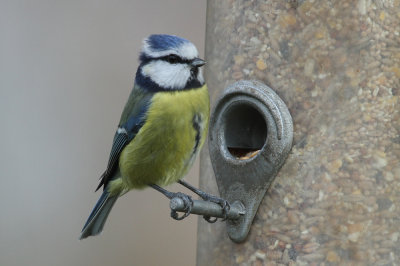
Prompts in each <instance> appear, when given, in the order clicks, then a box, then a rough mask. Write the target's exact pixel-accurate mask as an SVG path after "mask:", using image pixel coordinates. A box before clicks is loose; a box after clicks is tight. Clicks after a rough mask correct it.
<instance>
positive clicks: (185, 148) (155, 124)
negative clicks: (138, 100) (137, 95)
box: [119, 85, 210, 189]
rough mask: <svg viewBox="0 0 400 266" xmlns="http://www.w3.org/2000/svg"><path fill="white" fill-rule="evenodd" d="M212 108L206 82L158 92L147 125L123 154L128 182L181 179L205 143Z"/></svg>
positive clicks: (123, 171) (133, 184)
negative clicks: (191, 87)
mask: <svg viewBox="0 0 400 266" xmlns="http://www.w3.org/2000/svg"><path fill="white" fill-rule="evenodd" d="M209 109H210V107H209V96H208V89H207V86H206V85H204V86H203V87H201V88H199V89H191V90H184V91H176V92H159V93H157V94H155V95H154V97H153V98H152V101H151V105H150V107H149V110H148V113H147V117H146V122H145V124H144V125H143V127H142V128H141V129H140V130H139V132H138V134H137V135H136V136H135V138H134V139H133V140H132V141H131V142H130V143H129V144H128V145H127V146H126V147H125V148H124V150H123V151H122V153H121V155H120V159H119V166H120V170H121V175H122V180H123V182H124V183H125V185H126V186H127V187H129V188H130V189H132V188H143V187H146V186H147V185H148V184H158V185H160V186H165V185H168V184H171V183H173V182H176V181H177V180H179V179H181V178H182V177H183V176H184V175H185V174H186V173H187V171H188V170H189V169H190V166H191V165H192V163H193V161H194V159H195V157H196V155H197V154H198V152H199V150H200V148H201V147H202V145H203V143H204V140H205V137H206V132H207V128H208V119H209V112H210V111H209Z"/></svg>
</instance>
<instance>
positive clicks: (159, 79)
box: [142, 61, 190, 89]
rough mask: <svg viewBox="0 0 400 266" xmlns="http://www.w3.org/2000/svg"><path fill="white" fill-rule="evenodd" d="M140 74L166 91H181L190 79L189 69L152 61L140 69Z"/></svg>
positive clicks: (185, 66)
mask: <svg viewBox="0 0 400 266" xmlns="http://www.w3.org/2000/svg"><path fill="white" fill-rule="evenodd" d="M142 74H143V75H144V76H145V77H149V78H150V79H151V80H152V81H154V82H155V83H157V84H158V85H159V86H161V87H163V88H166V89H183V88H185V85H186V83H187V81H188V79H189V78H190V67H189V66H187V65H184V64H170V63H168V62H165V61H154V62H150V63H149V64H147V65H145V66H144V67H143V68H142Z"/></svg>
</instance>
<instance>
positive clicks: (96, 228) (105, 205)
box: [79, 190, 119, 239]
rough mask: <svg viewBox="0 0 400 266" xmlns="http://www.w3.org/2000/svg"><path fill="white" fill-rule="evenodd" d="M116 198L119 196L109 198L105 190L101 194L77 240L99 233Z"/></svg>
mask: <svg viewBox="0 0 400 266" xmlns="http://www.w3.org/2000/svg"><path fill="white" fill-rule="evenodd" d="M118 196H119V195H115V196H110V193H108V192H107V190H104V191H103V194H101V196H100V198H99V200H98V201H97V203H96V205H95V206H94V208H93V210H92V212H91V213H90V215H89V218H88V219H87V221H86V223H85V225H84V226H83V229H82V232H81V236H80V237H79V239H84V238H87V237H88V236H95V235H98V234H99V233H101V231H102V230H103V227H104V224H105V222H106V220H107V217H108V215H109V214H110V211H111V209H112V207H113V206H114V203H115V201H116V200H117V199H118Z"/></svg>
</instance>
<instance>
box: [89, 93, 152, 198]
mask: <svg viewBox="0 0 400 266" xmlns="http://www.w3.org/2000/svg"><path fill="white" fill-rule="evenodd" d="M151 97H152V94H149V93H144V92H143V91H142V90H138V88H136V87H135V88H134V89H133V90H132V93H131V95H130V96H129V99H128V102H127V103H126V105H125V108H124V111H123V113H122V115H121V120H120V123H119V126H118V129H117V132H116V133H115V135H114V140H113V144H112V147H111V152H110V157H109V160H108V164H107V169H106V170H105V171H104V173H103V174H102V176H101V177H100V179H101V181H100V184H99V185H98V186H97V188H96V191H97V190H98V189H99V188H100V187H102V186H103V189H105V188H106V187H107V184H108V182H110V180H112V179H113V177H114V173H115V171H116V170H117V168H118V160H119V155H120V154H121V152H122V150H123V149H124V148H125V146H126V145H127V144H128V143H129V142H131V141H132V140H133V139H134V138H135V136H136V134H137V133H138V132H139V130H140V128H141V127H142V126H143V124H144V123H145V121H146V114H147V110H148V108H149V105H150V102H151Z"/></svg>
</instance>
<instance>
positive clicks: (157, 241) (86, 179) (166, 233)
mask: <svg viewBox="0 0 400 266" xmlns="http://www.w3.org/2000/svg"><path fill="white" fill-rule="evenodd" d="M205 15H206V1H198V0H168V1H166V0H157V1H143V0H135V1H133V0H129V1H128V0H125V1H105V0H102V1H88V0H85V1H84V0H80V1H51V0H37V1H28V0H21V1H20V0H1V1H0V125H1V131H0V149H1V153H0V177H1V185H0V211H1V215H0V265H7V266H11V265H30V266H35V265H194V264H195V254H196V232H197V228H196V226H197V217H195V216H189V217H188V218H187V219H185V220H183V221H180V222H177V221H174V220H172V219H171V218H170V217H169V201H168V200H167V199H166V198H164V196H162V195H161V194H160V193H158V192H156V191H153V190H145V191H133V192H130V193H128V194H127V195H125V196H124V197H122V198H121V199H119V200H118V202H117V204H116V205H115V207H114V209H113V211H112V212H111V215H110V217H109V220H108V222H107V224H106V226H105V230H104V232H103V234H101V235H100V236H98V237H93V238H89V239H86V240H82V241H79V240H78V237H79V233H80V231H81V229H82V226H83V224H84V222H85V221H86V219H87V217H88V215H89V213H90V211H91V210H92V207H93V206H94V204H95V203H96V201H97V199H98V197H99V196H100V193H99V192H98V193H94V189H95V188H96V186H97V184H98V178H99V177H100V175H101V174H102V172H103V171H104V170H105V167H106V164H107V160H108V155H109V151H110V148H111V142H112V139H113V135H114V132H115V130H116V126H117V123H118V120H119V117H120V114H121V111H122V108H123V106H124V104H125V101H126V100H127V97H128V95H129V92H130V89H131V87H132V84H133V79H134V74H135V72H136V68H137V57H138V54H139V50H140V46H141V41H142V39H143V38H145V37H146V36H148V35H149V34H152V33H169V34H176V35H179V36H182V37H185V38H187V39H190V40H191V41H192V42H193V43H195V45H196V46H197V48H198V49H199V51H200V55H201V56H204V52H203V50H204V36H205ZM197 173H198V164H196V166H195V167H194V169H192V171H191V173H190V176H189V177H188V178H187V179H186V180H188V181H189V182H190V183H192V184H194V185H197V184H198V179H197V176H198V174H197ZM169 188H170V189H171V190H173V191H177V190H178V189H179V190H181V188H180V187H177V186H171V187H169Z"/></svg>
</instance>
